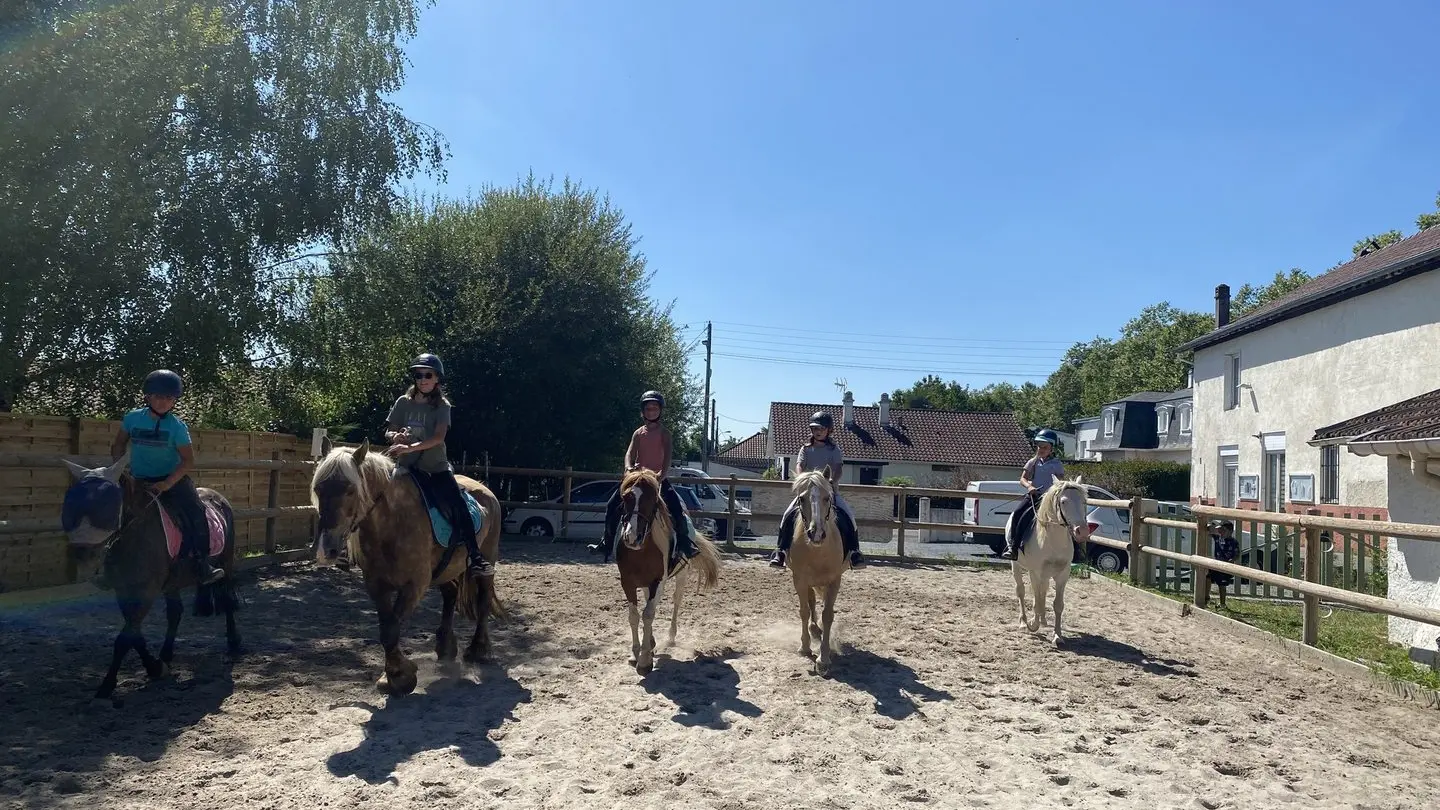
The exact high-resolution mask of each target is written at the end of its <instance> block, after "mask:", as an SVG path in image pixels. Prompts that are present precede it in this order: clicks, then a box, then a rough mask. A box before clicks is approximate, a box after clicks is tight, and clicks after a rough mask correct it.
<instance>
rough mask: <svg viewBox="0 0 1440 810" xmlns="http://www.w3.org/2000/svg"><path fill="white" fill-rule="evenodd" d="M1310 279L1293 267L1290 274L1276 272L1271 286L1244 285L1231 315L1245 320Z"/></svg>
mask: <svg viewBox="0 0 1440 810" xmlns="http://www.w3.org/2000/svg"><path fill="white" fill-rule="evenodd" d="M1357 255H1358V254H1357ZM1310 278H1311V276H1310V274H1309V273H1307V272H1305V271H1304V270H1301V269H1300V268H1298V267H1292V268H1290V272H1288V273H1281V272H1276V273H1275V278H1273V279H1271V280H1270V283H1269V284H1260V285H1255V284H1248V283H1247V284H1243V285H1241V287H1240V289H1239V290H1236V291H1235V297H1234V298H1232V299H1231V301H1230V314H1231V316H1233V317H1235V318H1243V317H1245V316H1246V315H1249V314H1250V313H1251V312H1254V311H1255V310H1257V309H1259V308H1260V307H1263V306H1265V305H1266V304H1268V303H1270V302H1271V301H1278V300H1280V299H1281V298H1284V297H1285V296H1287V295H1289V294H1290V293H1292V292H1295V291H1296V290H1297V289H1299V288H1300V287H1302V286H1304V285H1305V283H1306V282H1308V281H1310Z"/></svg>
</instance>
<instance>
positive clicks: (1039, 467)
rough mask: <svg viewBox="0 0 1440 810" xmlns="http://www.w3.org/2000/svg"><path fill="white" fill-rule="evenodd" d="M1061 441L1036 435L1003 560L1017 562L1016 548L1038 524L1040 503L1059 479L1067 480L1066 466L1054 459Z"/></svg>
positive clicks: (1049, 434)
mask: <svg viewBox="0 0 1440 810" xmlns="http://www.w3.org/2000/svg"><path fill="white" fill-rule="evenodd" d="M1059 439H1060V437H1059V436H1056V435H1055V431H1053V430H1049V429H1046V430H1042V431H1040V432H1038V433H1036V434H1035V456H1034V457H1033V458H1031V459H1030V460H1029V461H1027V462H1025V471H1024V472H1022V473H1020V483H1021V484H1024V485H1025V497H1024V498H1022V499H1021V501H1020V505H1019V506H1018V507H1016V508H1015V512H1014V514H1012V515H1011V516H1010V533H1009V534H1008V535H1006V537H1005V550H1004V551H1003V552H1001V553H1000V559H1002V560H1013V559H1015V556H1016V551H1015V547H1016V546H1017V545H1019V543H1020V538H1022V537H1024V536H1025V533H1026V532H1027V531H1029V530H1030V524H1031V523H1033V522H1034V520H1035V505H1036V504H1038V503H1039V502H1040V498H1041V496H1043V495H1044V494H1045V491H1046V490H1048V489H1050V487H1051V486H1053V485H1054V484H1055V478H1056V476H1059V477H1062V478H1063V477H1064V476H1065V463H1064V462H1063V461H1061V460H1060V459H1058V458H1055V445H1056V444H1057V443H1058V442H1059Z"/></svg>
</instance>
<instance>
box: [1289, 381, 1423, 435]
mask: <svg viewBox="0 0 1440 810" xmlns="http://www.w3.org/2000/svg"><path fill="white" fill-rule="evenodd" d="M1436 438H1440V389H1436V390H1434V391H1431V392H1430V393H1428V394H1421V395H1420V396H1418V397H1411V398H1410V399H1407V400H1405V401H1404V402H1397V403H1395V404H1394V405H1386V406H1385V407H1383V408H1381V409H1379V410H1377V411H1371V412H1370V413H1367V414H1362V415H1360V416H1357V417H1354V418H1353V419H1346V420H1345V421H1344V422H1337V423H1335V424H1333V425H1330V426H1329V427H1323V428H1320V429H1319V430H1317V431H1315V437H1314V438H1312V439H1311V440H1310V441H1311V443H1332V442H1336V441H1343V442H1350V441H1363V442H1403V441H1406V440H1409V439H1436Z"/></svg>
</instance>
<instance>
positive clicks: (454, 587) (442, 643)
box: [435, 576, 467, 661]
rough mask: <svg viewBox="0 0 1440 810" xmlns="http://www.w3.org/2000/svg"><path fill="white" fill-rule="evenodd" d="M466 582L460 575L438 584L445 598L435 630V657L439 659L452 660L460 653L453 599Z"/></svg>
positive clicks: (441, 594)
mask: <svg viewBox="0 0 1440 810" xmlns="http://www.w3.org/2000/svg"><path fill="white" fill-rule="evenodd" d="M466 584H467V583H466V581H465V577H463V576H462V577H461V578H460V579H459V580H457V581H454V582H447V583H445V584H444V585H441V586H440V596H441V598H442V599H444V600H445V601H444V605H443V606H442V607H441V608H440V629H438V630H436V631H435V658H437V659H438V660H440V661H454V660H455V656H457V655H459V654H460V645H459V644H458V643H456V641H455V600H456V598H457V597H458V596H459V595H460V589H461V588H463V587H465V585H466Z"/></svg>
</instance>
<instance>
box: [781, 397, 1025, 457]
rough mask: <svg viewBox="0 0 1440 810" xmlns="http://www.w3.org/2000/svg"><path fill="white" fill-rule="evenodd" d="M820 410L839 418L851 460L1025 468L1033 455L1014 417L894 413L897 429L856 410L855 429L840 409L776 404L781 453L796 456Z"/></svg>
mask: <svg viewBox="0 0 1440 810" xmlns="http://www.w3.org/2000/svg"><path fill="white" fill-rule="evenodd" d="M816 411H829V412H830V414H831V416H833V417H834V418H835V433H834V436H835V442H836V444H838V445H840V451H841V452H842V453H844V454H845V459H846V460H847V461H848V460H851V459H854V460H871V461H901V462H914V463H918V464H952V465H962V464H978V465H984V466H991V467H1020V466H1023V465H1024V464H1025V462H1026V461H1028V460H1029V459H1030V456H1031V455H1032V454H1033V453H1032V448H1031V446H1030V441H1029V439H1027V438H1026V436H1025V431H1024V430H1022V429H1021V428H1020V422H1019V421H1018V420H1016V418H1015V414H1013V413H980V412H971V411H963V412H962V411H932V410H917V409H913V408H891V409H890V421H891V423H892V424H891V426H889V427H881V425H880V409H879V408H875V407H862V406H856V407H855V408H854V414H855V424H853V425H842V424H840V423H841V421H842V418H843V414H844V408H843V407H841V406H839V405H816V404H813V403H800V402H772V403H770V429H771V430H772V431H774V432H775V442H776V450H777V452H780V453H784V454H785V455H792V454H793V453H795V451H796V450H797V449H798V448H799V447H800V445H801V444H802V443H804V442H805V441H806V439H807V438H808V437H809V436H810V427H809V425H810V415H811V414H813V413H815V412H816Z"/></svg>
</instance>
